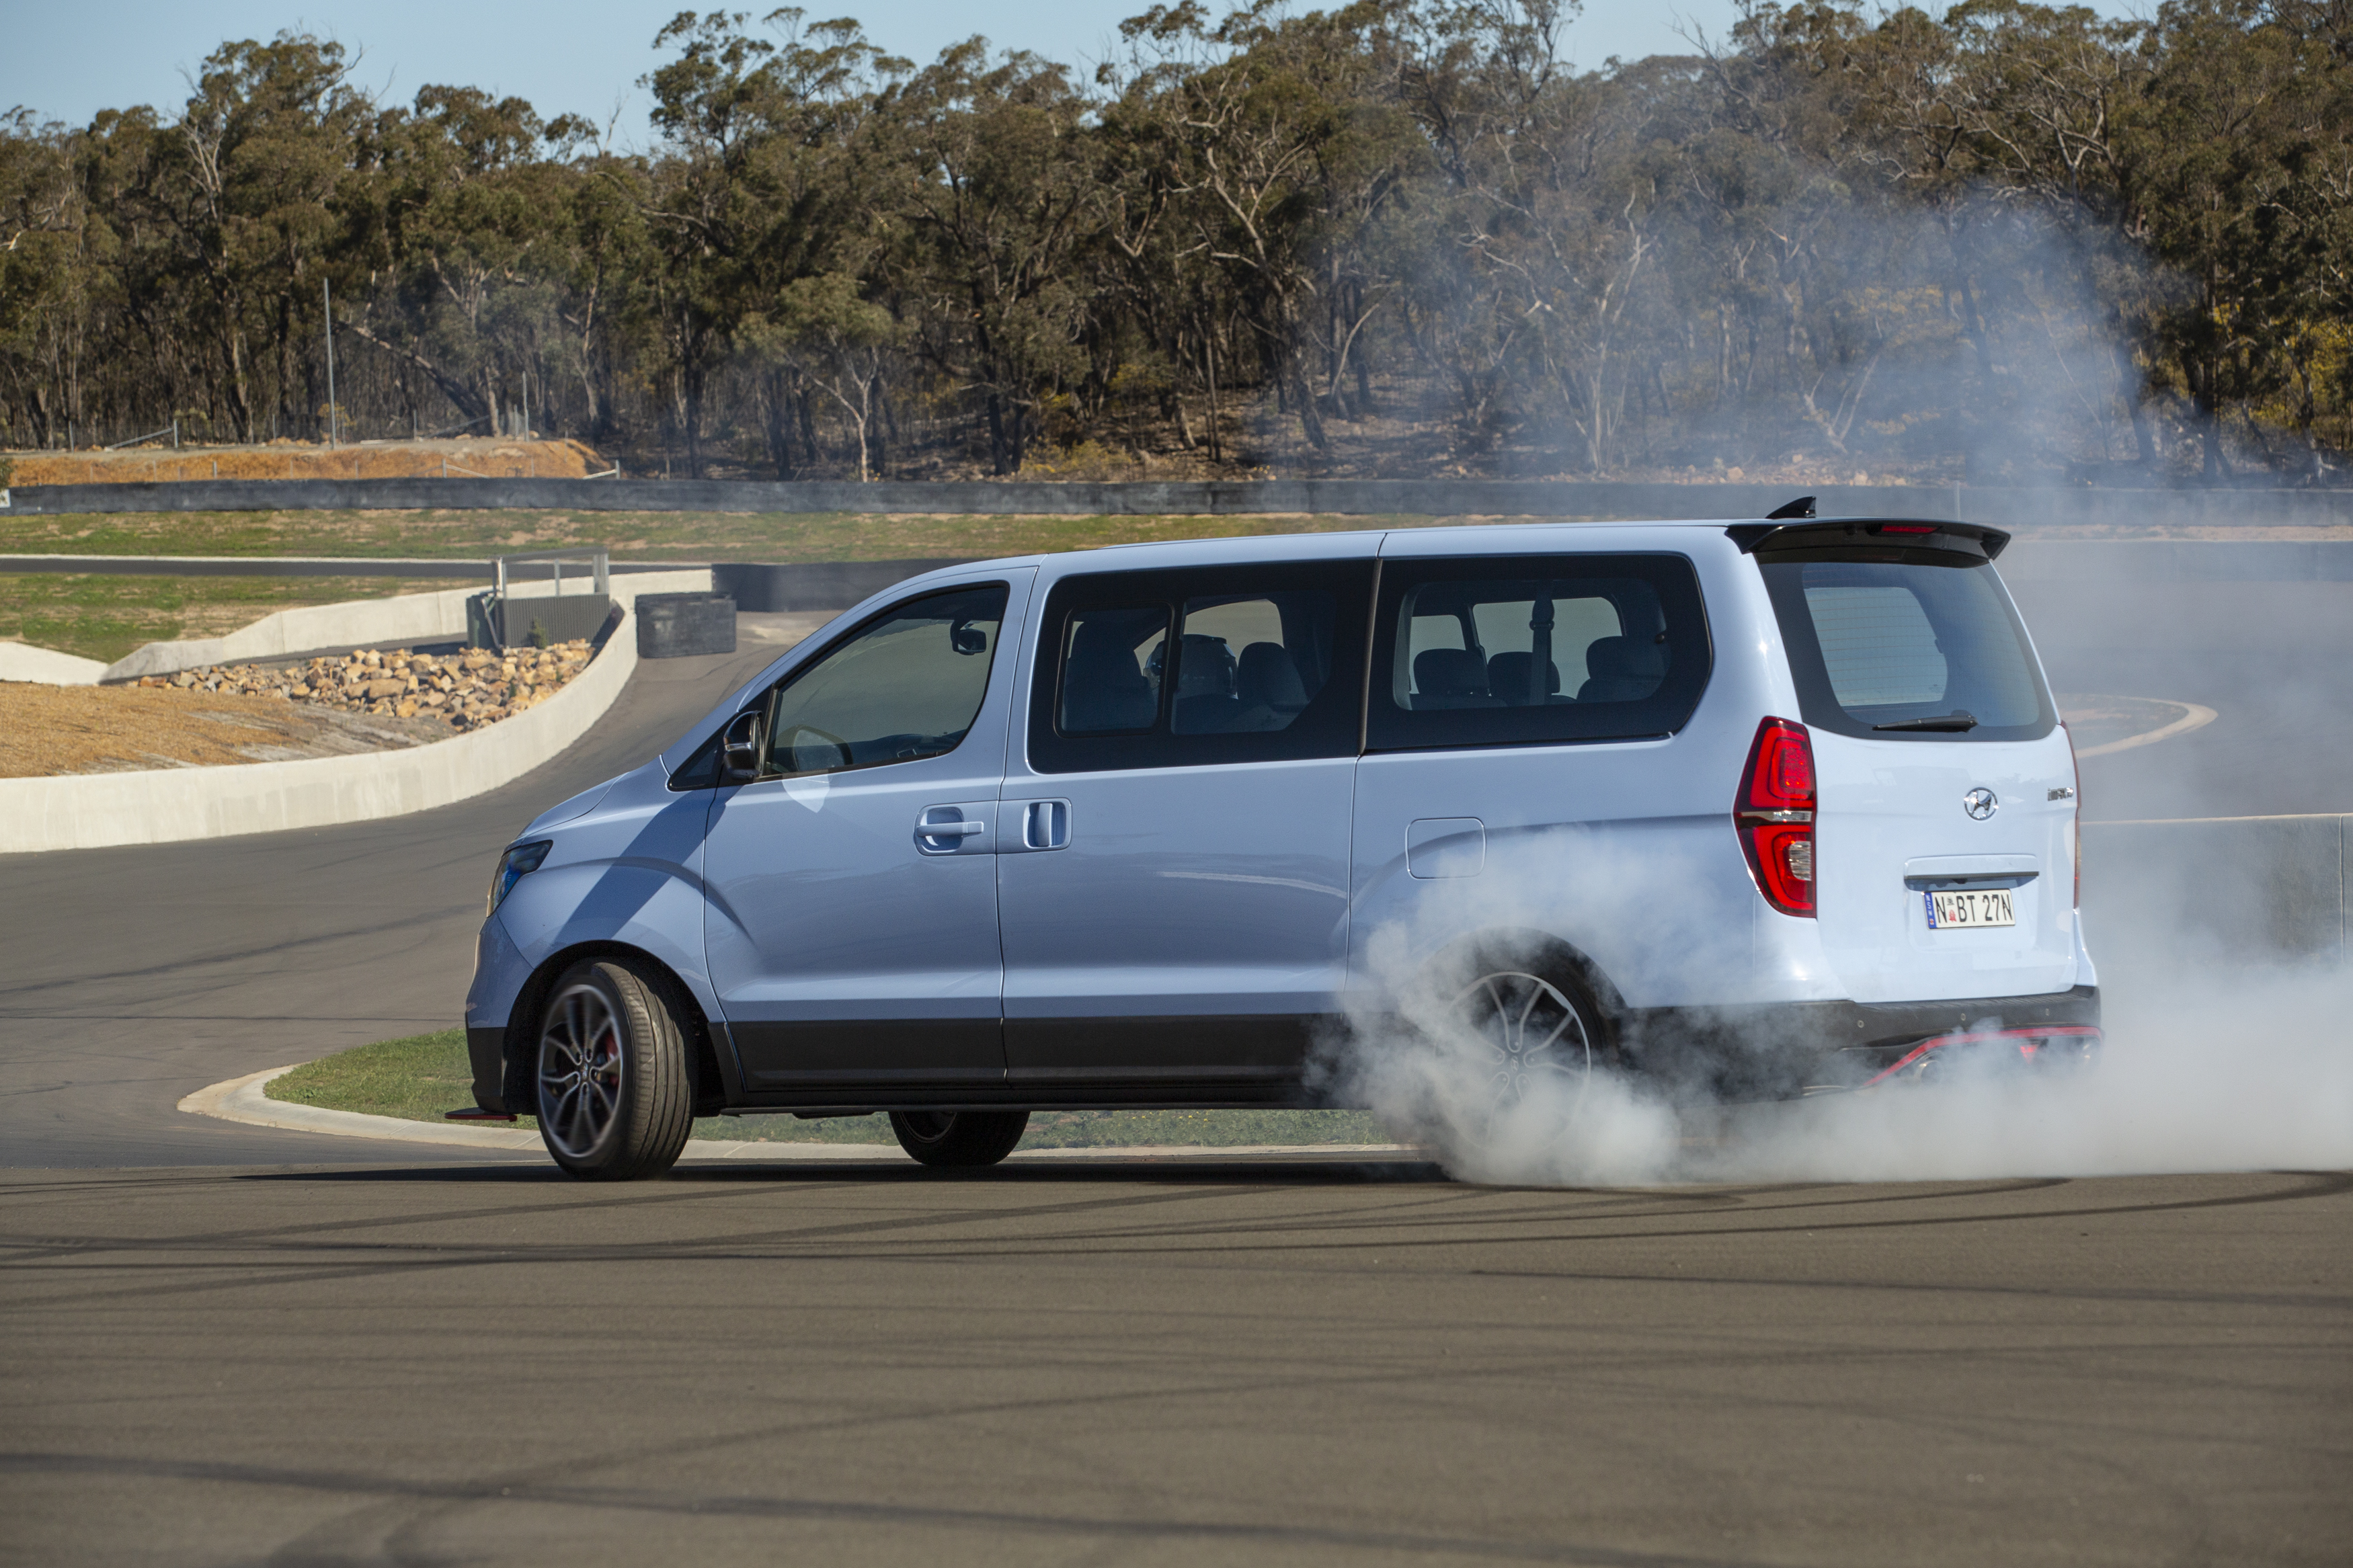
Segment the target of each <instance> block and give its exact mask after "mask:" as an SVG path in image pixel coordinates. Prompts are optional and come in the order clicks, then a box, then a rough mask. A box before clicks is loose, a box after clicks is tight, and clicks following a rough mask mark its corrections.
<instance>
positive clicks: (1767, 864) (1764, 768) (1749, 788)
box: [1732, 719, 1814, 917]
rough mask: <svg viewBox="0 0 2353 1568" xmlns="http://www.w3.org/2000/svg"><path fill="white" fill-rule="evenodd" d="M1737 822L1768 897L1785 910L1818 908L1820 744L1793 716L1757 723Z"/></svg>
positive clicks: (1737, 806)
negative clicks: (1817, 781) (1816, 856)
mask: <svg viewBox="0 0 2353 1568" xmlns="http://www.w3.org/2000/svg"><path fill="white" fill-rule="evenodd" d="M1732 821H1733V826H1735V827H1736V828H1737V829H1738V830H1739V832H1740V847H1741V848H1742V849H1744V850H1745V851H1746V852H1747V855H1748V870H1749V873H1750V875H1752V876H1754V877H1755V878H1756V879H1757V891H1758V892H1761V893H1763V894H1764V895H1765V901H1766V902H1767V903H1768V904H1770V905H1772V906H1773V907H1774V908H1775V909H1777V910H1780V911H1781V912H1782V913H1783V914H1785V915H1804V916H1808V917H1811V916H1812V914H1813V912H1814V746H1813V742H1811V741H1810V740H1808V739H1807V737H1806V727H1805V726H1804V725H1803V724H1799V723H1793V722H1792V721H1789V720H1787V719H1767V720H1766V721H1764V722H1763V723H1762V724H1759V725H1757V743H1756V744H1755V745H1752V746H1750V747H1749V748H1748V771H1747V773H1746V774H1745V775H1744V776H1743V778H1742V780H1741V785H1740V794H1739V795H1738V796H1737V797H1736V799H1735V800H1734V801H1733V805H1732Z"/></svg>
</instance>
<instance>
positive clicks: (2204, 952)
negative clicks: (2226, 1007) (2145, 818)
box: [2084, 816, 2353, 969]
mask: <svg viewBox="0 0 2353 1568" xmlns="http://www.w3.org/2000/svg"><path fill="white" fill-rule="evenodd" d="M2348 825H2353V816H2242V817H2209V818H2204V819H2193V820H2189V821H2177V822H2106V823H2098V822H2095V823H2086V824H2084V939H2085V941H2086V942H2088V943H2089V944H2090V946H2091V950H2092V957H2093V960H2094V962H2095V963H2097V962H2099V961H2100V960H2101V959H2102V958H2103V957H2104V956H2105V957H2107V958H2111V959H2119V960H2121V959H2123V958H2125V957H2126V956H2128V957H2129V959H2130V961H2131V962H2132V963H2134V964H2136V965H2152V964H2162V965H2166V966H2168V967H2175V968H2189V969H2211V968H2214V967H2216V966H2217V965H2223V966H2227V965H2231V964H2235V963H2345V962H2346V961H2347V959H2348V956H2353V950H2348V900H2347V887H2346V847H2347V838H2348V833H2353V826H2348Z"/></svg>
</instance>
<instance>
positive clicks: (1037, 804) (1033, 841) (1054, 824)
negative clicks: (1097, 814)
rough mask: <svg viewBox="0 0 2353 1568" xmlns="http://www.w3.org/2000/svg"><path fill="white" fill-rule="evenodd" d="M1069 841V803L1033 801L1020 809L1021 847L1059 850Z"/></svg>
mask: <svg viewBox="0 0 2353 1568" xmlns="http://www.w3.org/2000/svg"><path fill="white" fill-rule="evenodd" d="M1070 841H1071V803H1070V802H1069V801H1067V800H1033V801H1031V802H1029V805H1025V806H1023V807H1022V808H1021V847H1022V848H1024V849H1060V848H1061V847H1064V846H1065V845H1067V844H1069V843H1070Z"/></svg>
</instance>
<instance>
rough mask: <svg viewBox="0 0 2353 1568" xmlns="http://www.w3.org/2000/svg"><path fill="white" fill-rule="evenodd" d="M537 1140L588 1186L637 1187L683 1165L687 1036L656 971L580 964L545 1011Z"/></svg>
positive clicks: (689, 1119) (689, 1077) (687, 1127)
mask: <svg viewBox="0 0 2353 1568" xmlns="http://www.w3.org/2000/svg"><path fill="white" fill-rule="evenodd" d="M534 1078H535V1079H536V1083H537V1088H538V1096H537V1107H538V1114H539V1136H540V1141H541V1142H543V1143H544V1144H546V1145H547V1152H548V1153H549V1154H550V1155H551V1156H552V1157H553V1158H554V1161H555V1163H557V1164H559V1165H561V1166H563V1167H564V1169H565V1170H566V1171H567V1172H569V1173H572V1174H573V1175H575V1176H578V1177H580V1178H581V1179H582V1180H584V1181H591V1182H630V1181H637V1180H639V1179H641V1178H643V1177H647V1176H658V1175H659V1174H661V1173H663V1172H664V1171H667V1170H669V1169H670V1166H671V1165H673V1164H674V1163H677V1161H678V1156H679V1152H680V1151H681V1150H682V1149H684V1148H685V1147H686V1139H687V1134H688V1133H689V1132H690V1131H692V1129H693V1126H694V1078H693V1072H692V1070H691V1066H690V1064H689V1061H688V1057H687V1048H686V1031H685V1030H684V1029H683V1028H682V1027H681V1026H680V1024H679V1020H678V1015H677V1013H676V1011H675V1010H674V1009H673V1008H672V1007H671V1005H670V1001H669V1000H668V997H667V994H666V990H665V987H664V986H662V985H661V984H659V981H657V980H656V979H655V977H654V976H653V975H652V974H651V973H646V972H641V970H640V969H639V967H638V965H636V964H633V963H630V962H629V961H628V960H627V959H620V958H600V959H592V960H590V961H589V962H588V963H580V964H575V965H574V966H573V967H572V968H570V969H568V970H566V971H565V973H564V977H563V978H562V979H560V980H558V981H557V982H556V983H555V989H554V993H553V994H551V995H550V996H549V997H548V1001H547V1005H546V1007H545V1008H543V1010H542V1012H541V1014H540V1026H539V1051H538V1060H537V1063H536V1067H535V1071H534Z"/></svg>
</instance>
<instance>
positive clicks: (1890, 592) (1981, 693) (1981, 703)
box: [1758, 552, 2058, 742]
mask: <svg viewBox="0 0 2353 1568" xmlns="http://www.w3.org/2000/svg"><path fill="white" fill-rule="evenodd" d="M1924 556H1925V552H1920V553H1914V552H1906V558H1905V559H1902V560H1894V561H1891V560H1886V559H1879V560H1871V561H1840V560H1835V559H1831V560H1826V559H1823V558H1822V557H1821V556H1820V555H1818V554H1813V553H1811V552H1809V554H1808V556H1807V557H1806V558H1805V559H1801V560H1783V561H1774V560H1770V559H1761V558H1760V560H1759V562H1758V565H1759V568H1760V569H1761V570H1762V571H1763V572H1764V574H1765V584H1766V587H1767V590H1768V591H1769V592H1770V593H1771V595H1772V597H1773V609H1774V613H1775V615H1776V616H1778V619H1779V621H1780V624H1781V637H1782V640H1783V641H1784V643H1786V644H1787V645H1788V649H1789V662H1790V669H1791V673H1792V674H1794V675H1795V676H1796V677H1797V681H1798V695H1799V703H1800V705H1801V706H1802V708H1803V710H1804V718H1805V721H1806V722H1807V723H1809V724H1811V725H1816V726H1818V727H1820V728H1822V729H1825V730H1829V731H1831V732H1833V733H1835V734H1845V735H1856V736H1862V737H1866V738H1869V739H1872V740H1883V741H1894V740H1917V741H1944V742H1949V741H1961V740H1970V741H2029V740H2037V739H2040V738H2041V737H2042V736H2044V735H2047V734H2049V733H2050V732H2051V730H2052V726H2053V725H2054V724H2055V723H2056V722H2057V721H2058V714H2057V713H2056V711H2055V710H2053V709H2052V702H2051V694H2050V692H2049V690H2048V689H2046V688H2045V687H2044V685H2043V683H2042V675H2041V672H2040V671H2039V670H2037V668H2035V663H2034V656H2033V653H2032V651H2031V648H2030V647H2029V646H2028V644H2027V640H2026V630H2025V627H2024V626H2021V624H2020V622H2019V619H2018V613H2017V611H2016V610H2015V609H2013V608H2012V607H2011V605H2010V595H2008V594H2007V593H2006V592H2004V591H2003V589H2002V586H2001V581H2000V578H1998V577H1996V576H1995V575H1994V571H1993V567H1992V566H1991V565H1990V564H1989V563H1985V562H1984V561H1982V560H1970V561H1967V563H1957V564H1953V565H1946V564H1944V563H1941V562H1936V561H1933V560H1931V559H1926V558H1924Z"/></svg>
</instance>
